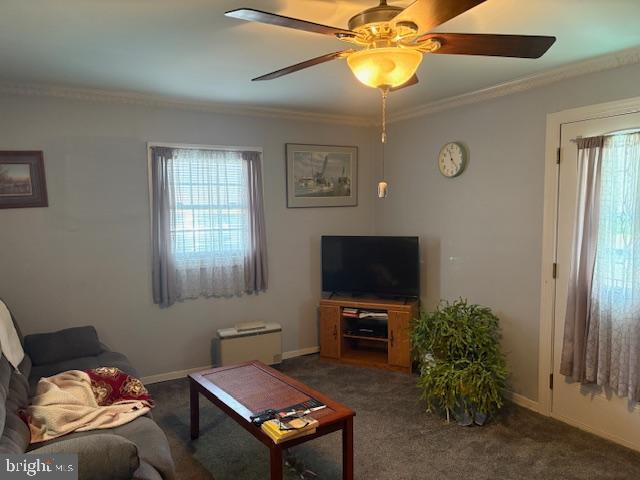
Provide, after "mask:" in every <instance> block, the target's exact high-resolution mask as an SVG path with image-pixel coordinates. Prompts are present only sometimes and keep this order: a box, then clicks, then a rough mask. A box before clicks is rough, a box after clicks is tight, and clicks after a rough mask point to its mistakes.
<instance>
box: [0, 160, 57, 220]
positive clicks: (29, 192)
mask: <svg viewBox="0 0 640 480" xmlns="http://www.w3.org/2000/svg"><path fill="white" fill-rule="evenodd" d="M47 205H48V200H47V182H46V180H45V175H44V159H43V155H42V152H41V151H17V152H3V151H0V208H25V207H46V206H47Z"/></svg>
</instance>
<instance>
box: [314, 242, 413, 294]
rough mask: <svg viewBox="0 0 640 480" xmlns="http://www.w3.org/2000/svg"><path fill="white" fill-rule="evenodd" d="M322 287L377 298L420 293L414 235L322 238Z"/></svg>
mask: <svg viewBox="0 0 640 480" xmlns="http://www.w3.org/2000/svg"><path fill="white" fill-rule="evenodd" d="M322 290H323V292H331V293H339V294H349V295H368V294H369V295H377V296H381V297H416V298H417V297H418V296H420V253H419V244H418V237H366V236H358V237H346V236H323V237H322Z"/></svg>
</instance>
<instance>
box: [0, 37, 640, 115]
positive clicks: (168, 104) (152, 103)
mask: <svg viewBox="0 0 640 480" xmlns="http://www.w3.org/2000/svg"><path fill="white" fill-rule="evenodd" d="M638 63H640V47H635V48H630V49H627V50H621V51H619V52H614V53H611V54H607V55H602V56H599V57H595V58H592V59H588V60H584V61H581V62H576V63H572V64H569V65H564V66H561V67H558V68H554V69H552V70H547V71H545V72H541V73H537V74H533V75H530V76H527V77H523V78H519V79H516V80H512V81H508V82H505V83H501V84H498V85H494V86H492V87H488V88H483V89H481V90H476V91H473V92H469V93H464V94H462V95H457V96H453V97H449V98H444V99H442V100H436V101H434V102H429V103H426V104H423V105H418V106H415V107H411V108H408V109H404V110H400V111H398V112H395V113H391V115H390V116H389V123H395V122H400V121H403V120H408V119H412V118H416V117H422V116H426V115H431V114H434V113H438V112H442V111H444V110H450V109H453V108H458V107H463V106H467V105H472V104H475V103H480V102H485V101H487V100H492V99H496V98H500V97H504V96H507V95H512V94H514V93H520V92H525V91H527V90H533V89H535V88H540V87H544V86H547V85H550V84H553V83H556V82H561V81H563V80H568V79H571V78H575V77H579V76H581V75H587V74H590V73H597V72H602V71H605V70H613V69H615V68H619V67H624V66H626V65H635V64H638ZM0 95H14V96H32V97H34V96H35V97H55V98H66V99H71V100H79V101H89V102H100V103H107V104H121V105H138V106H145V107H159V108H177V109H182V110H192V111H200V112H211V113H223V114H230V115H243V116H249V117H263V118H279V119H284V120H294V121H305V122H321V123H332V124H342V125H351V126H355V127H371V126H378V125H379V120H378V119H377V118H374V117H367V116H350V115H338V114H328V113H319V112H309V111H300V110H288V109H282V108H268V107H249V106H239V105H234V104H224V103H215V102H208V101H195V100H184V99H180V98H176V97H169V96H164V95H153V94H143V93H135V92H127V91H112V90H99V89H89V88H75V87H65V86H57V85H42V84H21V83H2V82H0Z"/></svg>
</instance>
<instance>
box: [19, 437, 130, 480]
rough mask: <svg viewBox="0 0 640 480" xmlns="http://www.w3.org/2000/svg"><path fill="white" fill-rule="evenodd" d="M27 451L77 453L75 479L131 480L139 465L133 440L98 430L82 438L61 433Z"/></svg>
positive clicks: (36, 452) (35, 452) (37, 452)
mask: <svg viewBox="0 0 640 480" xmlns="http://www.w3.org/2000/svg"><path fill="white" fill-rule="evenodd" d="M29 453H34V454H51V453H77V454H78V480H130V479H131V478H132V476H133V473H134V472H135V471H136V470H137V469H138V467H139V466H140V459H139V458H138V448H137V447H136V445H135V444H134V443H133V442H130V441H129V440H127V439H126V438H123V437H121V436H118V435H108V434H101V433H99V432H96V434H95V435H89V436H86V437H81V438H71V439H70V438H67V437H64V440H62V441H60V442H54V443H51V442H49V443H46V444H44V445H43V446H42V447H40V448H37V449H35V450H32V451H31V452H29Z"/></svg>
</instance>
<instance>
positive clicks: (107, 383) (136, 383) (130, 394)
mask: <svg viewBox="0 0 640 480" xmlns="http://www.w3.org/2000/svg"><path fill="white" fill-rule="evenodd" d="M85 372H86V373H87V375H89V378H90V379H91V389H92V390H93V394H94V396H95V397H96V402H97V403H98V405H100V406H101V407H104V406H106V405H113V404H116V403H122V402H127V401H132V400H133V401H138V402H142V403H143V404H144V405H145V406H147V407H149V408H153V400H152V399H151V395H149V392H148V391H147V389H146V388H145V386H144V384H143V383H142V382H141V381H140V380H138V379H137V378H135V377H132V376H130V375H127V374H126V373H124V372H123V371H121V370H119V369H117V368H115V367H99V368H93V369H91V370H85Z"/></svg>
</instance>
